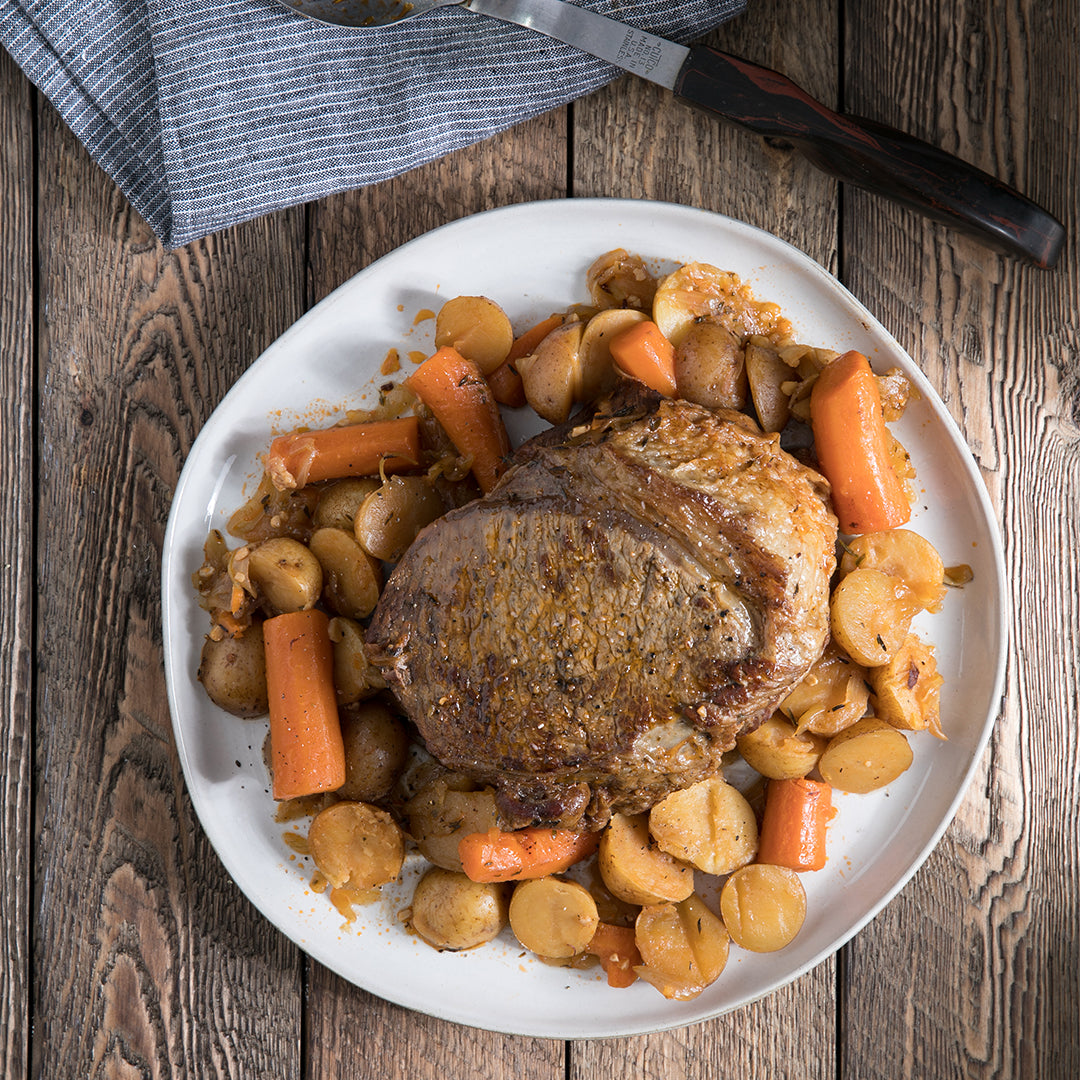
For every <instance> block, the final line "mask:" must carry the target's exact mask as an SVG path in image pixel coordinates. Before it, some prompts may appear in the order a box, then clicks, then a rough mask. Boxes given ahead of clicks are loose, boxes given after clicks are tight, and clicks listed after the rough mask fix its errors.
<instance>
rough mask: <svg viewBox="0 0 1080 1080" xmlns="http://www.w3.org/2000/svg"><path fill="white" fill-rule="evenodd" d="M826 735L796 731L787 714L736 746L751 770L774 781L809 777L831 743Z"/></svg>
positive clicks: (770, 719) (764, 725)
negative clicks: (808, 774)
mask: <svg viewBox="0 0 1080 1080" xmlns="http://www.w3.org/2000/svg"><path fill="white" fill-rule="evenodd" d="M828 741H829V740H828V739H827V738H825V736H823V735H815V734H814V733H813V732H811V731H802V732H799V731H796V729H795V725H794V724H792V723H791V722H790V721H789V720H788V719H787V717H785V716H784V715H783V713H773V715H772V716H770V717H769V719H768V720H766V721H765V722H764V723H763V724H762V725H761V726H760V727H758V728H757V729H756V730H755V731H752V732H750V733H749V734H748V735H742V736H740V737H739V738H738V739H737V740H736V743H735V745H736V747H737V748H738V751H739V753H740V754H742V756H743V760H744V761H745V762H746V764H747V765H749V766H750V768H751V769H756V770H757V771H758V772H759V773H761V775H762V776H767V777H768V778H769V779H770V780H794V779H796V778H798V777H801V776H806V774H807V773H808V772H810V770H811V769H813V768H814V766H816V765H817V763H818V758H820V757H821V754H822V751H823V750H824V749H825V747H826V745H827V744H828Z"/></svg>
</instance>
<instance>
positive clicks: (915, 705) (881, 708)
mask: <svg viewBox="0 0 1080 1080" xmlns="http://www.w3.org/2000/svg"><path fill="white" fill-rule="evenodd" d="M944 681H945V680H944V679H943V678H942V677H941V675H939V674H938V669H937V660H936V659H935V658H934V651H933V649H932V647H931V646H929V645H926V644H924V643H923V642H922V641H920V640H919V639H918V637H916V636H915V635H914V634H908V636H907V638H906V639H905V641H904V644H903V645H901V646H900V648H899V649H898V650H897V652H896V654H895V655H894V656H893V658H892V659H891V660H890V661H889V662H888V663H887V664H884V665H883V666H882V667H877V668H872V669H871V670H870V686H871V689H872V690H873V692H874V699H875V702H874V704H875V708H874V712H875V713H876V715H877V716H878V717H879V718H880V719H881V720H886V721H887V722H888V723H890V724H892V726H893V727H895V728H902V729H903V730H904V731H927V730H928V731H930V732H932V733H933V734H934V735H936V736H937V737H938V738H939V739H944V738H945V734H944V732H943V731H942V730H941V711H940V704H939V703H940V697H941V684H942V683H943V682H944Z"/></svg>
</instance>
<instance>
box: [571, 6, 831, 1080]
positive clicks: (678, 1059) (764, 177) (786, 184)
mask: <svg viewBox="0 0 1080 1080" xmlns="http://www.w3.org/2000/svg"><path fill="white" fill-rule="evenodd" d="M835 20H836V13H835V7H834V6H833V5H826V6H825V7H822V6H821V5H818V4H802V5H799V4H795V5H792V4H791V3H779V2H774V0H766V2H755V3H753V4H751V5H750V7H749V10H748V11H747V13H746V14H745V15H743V16H741V17H739V18H737V19H735V20H733V21H732V22H731V23H729V24H727V25H725V26H722V27H721V28H720V29H719V30H718V31H716V32H715V33H714V34H713V35H712V36H711V37H710V38H709V42H710V44H713V45H715V46H716V47H717V48H720V49H724V50H725V51H727V52H731V53H734V54H736V55H739V56H745V57H746V58H747V59H748V60H753V61H755V62H757V63H762V64H765V65H767V66H769V67H774V68H776V69H778V70H780V71H783V72H785V73H786V74H788V75H789V76H790V77H791V78H793V79H795V81H796V82H798V83H800V85H802V86H803V87H804V88H805V89H806V90H807V91H808V92H809V93H812V94H814V95H816V96H817V97H819V99H820V100H822V101H824V102H826V103H835V99H836V92H837V86H838V82H837V78H838V76H837V71H838V49H837V42H836V33H835V27H836V21H835ZM574 119H575V125H574V132H573V134H574V193H575V194H576V195H620V196H626V197H632V198H650V199H662V200H667V201H671V202H678V203H684V204H687V205H691V206H699V207H703V208H705V209H709V210H716V211H718V212H720V213H724V214H728V215H730V216H732V217H735V218H738V219H741V220H743V221H747V222H749V223H751V224H753V225H757V226H759V227H761V228H764V229H767V230H769V231H770V232H773V233H775V234H776V235H778V236H780V237H782V238H783V239H785V240H787V241H788V242H789V243H792V244H794V245H795V246H796V247H798V248H800V249H802V250H803V251H805V252H807V253H808V254H809V255H810V256H811V257H813V258H815V259H817V261H818V262H820V263H821V264H822V265H823V266H825V267H826V268H827V269H829V270H831V271H833V272H835V270H836V253H837V221H838V218H837V196H836V184H835V183H834V182H833V181H832V180H830V179H829V178H828V177H825V176H824V175H823V174H822V173H820V172H818V171H817V170H815V169H813V168H812V167H811V166H809V165H808V164H807V163H806V162H805V161H804V160H803V159H802V158H799V157H797V156H795V155H793V154H791V153H789V152H787V151H784V150H779V149H775V148H773V147H770V146H767V145H766V144H765V143H764V142H763V141H762V140H761V139H760V138H758V137H756V136H752V135H749V134H747V133H745V132H742V131H740V130H737V129H736V128H734V127H731V126H730V125H723V124H721V123H720V122H718V121H717V120H715V119H713V118H711V117H709V116H706V115H704V114H701V113H699V112H696V111H694V110H691V109H690V108H688V107H687V106H685V105H683V104H681V103H679V102H677V101H675V100H674V99H673V98H672V96H671V95H670V94H668V93H667V92H666V91H662V90H659V89H657V88H656V87H654V86H652V85H651V84H649V83H645V82H643V81H641V80H633V79H630V78H624V79H620V80H619V81H618V82H617V83H615V84H614V85H613V86H611V87H609V88H607V89H605V90H603V91H601V92H600V93H599V94H596V95H594V96H593V97H591V98H587V99H585V100H583V101H580V102H577V103H576V104H575V106H574ZM643 242H645V241H644V240H643ZM650 254H662V253H660V252H650ZM723 977H724V976H721V978H723ZM835 979H836V968H835V961H834V960H829V961H827V962H826V963H824V964H822V965H820V966H819V967H818V968H817V969H816V970H815V971H813V972H810V973H809V974H807V975H804V976H803V977H802V978H801V979H799V980H797V981H796V982H795V983H793V984H791V985H789V986H786V987H784V988H783V989H781V990H780V991H778V992H777V993H775V994H773V995H771V996H770V997H768V998H766V999H764V1000H763V1001H759V1002H756V1003H755V1004H753V1005H750V1006H747V1007H746V1008H743V1009H740V1010H738V1011H737V1012H736V1013H734V1014H732V1015H731V1016H727V1017H722V1018H720V1019H718V1020H714V1021H710V1022H707V1023H704V1024H699V1025H696V1026H693V1027H690V1028H687V1029H684V1030H681V1031H674V1032H664V1033H660V1034H655V1035H649V1036H642V1037H639V1038H634V1039H616V1040H613V1041H611V1042H597V1043H574V1044H572V1045H571V1047H570V1054H571V1075H572V1076H574V1077H575V1078H576V1080H611V1078H616V1077H623V1076H625V1077H630V1076H639V1075H644V1076H646V1077H650V1078H651V1077H656V1078H657V1080H659V1078H664V1080H668V1078H672V1077H687V1078H690V1077H697V1076H721V1075H736V1074H738V1073H740V1072H741V1073H743V1074H745V1075H753V1076H766V1075H776V1076H783V1075H789V1074H791V1070H792V1069H793V1068H795V1065H796V1063H797V1065H798V1074H799V1075H800V1076H813V1077H831V1076H833V1075H834V1073H835V1068H836V1066H835V1011H836V1010H835ZM662 1009H663V1001H662V1000H661V999H660V998H659V997H658V998H657V1010H658V1014H659V1013H661V1012H662ZM807 1017H813V1023H809V1024H808V1023H807V1022H806V1018H807Z"/></svg>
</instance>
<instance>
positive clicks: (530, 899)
mask: <svg viewBox="0 0 1080 1080" xmlns="http://www.w3.org/2000/svg"><path fill="white" fill-rule="evenodd" d="M599 922H600V916H599V915H598V914H597V911H596V901H595V900H593V898H592V896H591V895H590V894H589V890H588V889H586V888H585V886H584V885H579V884H578V883H577V882H576V881H563V880H562V879H561V878H556V877H542V878H533V879H532V880H530V881H522V882H521V883H520V884H519V885H518V886H517V887H516V888H515V889H514V895H513V896H512V897H511V899H510V929H511V930H513V931H514V936H515V937H516V938H517V939H518V941H520V942H521V944H522V945H524V946H525V948H526V949H528V950H529V951H530V952H534V953H536V954H537V955H538V956H546V957H550V958H551V959H554V960H559V959H565V958H566V957H569V956H574V955H576V954H577V953H580V952H582V951H584V949H585V946H586V945H588V944H589V942H590V941H592V937H593V934H594V933H595V932H596V927H597V924H598V923H599Z"/></svg>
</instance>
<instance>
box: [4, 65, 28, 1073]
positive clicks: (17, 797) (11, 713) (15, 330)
mask: <svg viewBox="0 0 1080 1080" xmlns="http://www.w3.org/2000/svg"><path fill="white" fill-rule="evenodd" d="M32 98H33V95H32V93H31V89H30V84H29V83H28V82H27V80H26V79H25V78H23V76H22V74H21V73H20V72H19V70H18V69H17V68H16V67H15V64H14V63H13V62H12V60H11V58H10V57H9V56H8V55H7V53H3V52H0V207H2V208H3V221H4V243H3V244H2V245H0V358H2V361H3V362H2V363H0V476H3V477H4V484H3V495H2V499H3V502H2V509H0V566H2V567H3V568H4V575H3V582H4V589H3V595H2V597H0V641H2V642H3V643H4V648H3V650H0V785H2V789H3V798H2V799H0V807H2V810H0V850H3V852H4V866H3V871H2V873H0V1075H3V1076H5V1077H9V1078H10V1080H20V1078H21V1077H24V1076H26V1068H27V1064H28V1062H29V1042H30V1026H29V1005H30V982H29V975H30V917H31V911H30V881H31V873H32V869H31V867H32V863H31V855H30V852H31V847H30V838H31V836H32V832H33V830H32V816H31V815H32V803H31V791H32V787H33V782H32V776H33V773H32V768H31V766H32V732H33V713H32V704H33V674H32V667H31V663H32V661H31V657H32V655H33V647H34V622H33V595H34V594H33V575H34V562H33V552H34V547H33V544H34V537H33V526H34V410H33V401H34V368H33V365H34V269H33V268H34V222H33V211H34V203H33V197H34V175H35V162H34V132H33V119H34V114H33V101H32Z"/></svg>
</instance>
